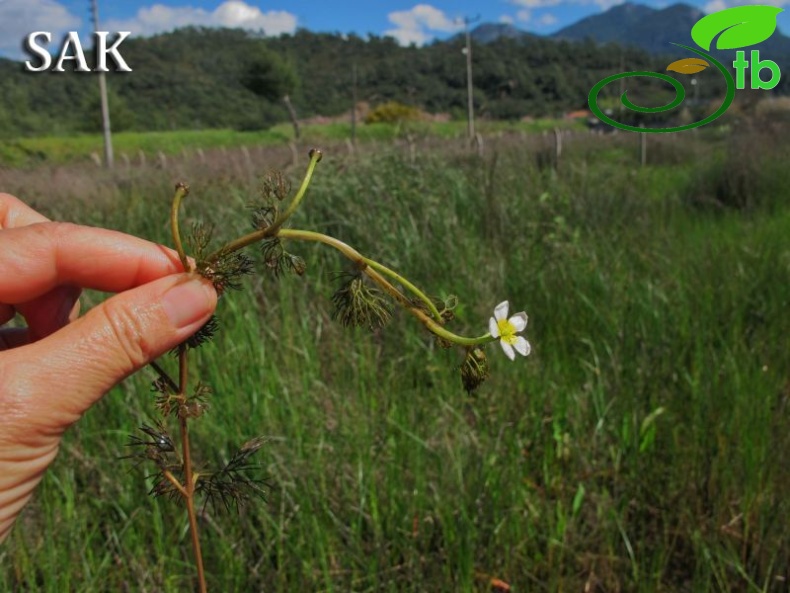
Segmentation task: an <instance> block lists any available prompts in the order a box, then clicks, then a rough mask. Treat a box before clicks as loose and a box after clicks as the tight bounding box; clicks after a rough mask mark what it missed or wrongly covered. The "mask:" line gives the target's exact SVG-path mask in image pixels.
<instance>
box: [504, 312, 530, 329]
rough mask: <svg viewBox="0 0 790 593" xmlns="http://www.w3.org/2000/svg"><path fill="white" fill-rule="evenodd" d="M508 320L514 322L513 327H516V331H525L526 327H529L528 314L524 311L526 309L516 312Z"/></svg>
mask: <svg viewBox="0 0 790 593" xmlns="http://www.w3.org/2000/svg"><path fill="white" fill-rule="evenodd" d="M508 321H509V322H510V323H512V324H513V327H515V328H516V333H518V332H523V331H524V330H525V329H527V314H526V313H524V311H522V312H521V313H516V314H515V315H513V317H511V318H510V319H508Z"/></svg>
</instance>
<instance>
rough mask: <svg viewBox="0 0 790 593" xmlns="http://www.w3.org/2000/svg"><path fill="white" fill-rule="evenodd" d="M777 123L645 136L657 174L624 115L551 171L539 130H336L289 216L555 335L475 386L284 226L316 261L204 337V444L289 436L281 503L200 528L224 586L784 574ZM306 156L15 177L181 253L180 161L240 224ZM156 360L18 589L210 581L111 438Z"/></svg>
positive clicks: (214, 215) (95, 429)
mask: <svg viewBox="0 0 790 593" xmlns="http://www.w3.org/2000/svg"><path fill="white" fill-rule="evenodd" d="M761 134H763V133H762V132H739V133H738V134H737V135H736V134H733V135H731V136H723V137H722V136H721V135H717V136H716V137H710V138H709V137H705V136H697V135H694V134H691V133H689V134H687V135H682V134H678V135H673V137H672V138H663V139H659V140H654V139H653V138H650V140H649V149H648V165H647V166H645V167H640V166H639V141H638V137H637V136H636V135H630V134H621V135H619V136H618V137H614V138H603V137H589V138H587V137H584V138H581V137H579V138H574V139H570V140H569V141H568V142H566V144H565V146H564V150H563V154H562V157H561V159H560V161H559V163H558V164H557V163H554V164H555V165H556V167H555V166H552V150H551V146H543V144H542V141H541V140H540V139H539V138H538V139H537V140H534V139H532V140H524V139H520V138H519V137H517V136H514V137H505V138H501V139H499V140H496V139H491V140H490V141H487V142H486V144H485V152H484V154H483V155H482V156H479V155H470V154H468V153H467V152H465V151H463V150H461V149H460V148H459V147H458V145H457V143H456V144H453V143H452V142H449V141H448V142H446V143H444V144H442V143H441V142H433V143H431V144H430V146H427V145H422V144H419V143H418V144H417V145H416V146H411V147H405V148H403V147H393V146H392V145H391V144H388V143H383V142H381V143H372V144H370V145H368V146H367V147H366V148H365V150H364V151H358V152H357V154H356V155H348V154H346V153H345V152H342V153H340V152H336V153H333V152H331V151H327V153H326V158H325V159H324V161H323V162H322V163H321V164H320V165H319V170H318V172H317V174H316V178H315V180H314V183H313V186H312V187H311V190H310V193H309V194H308V196H307V198H306V201H305V203H304V204H303V207H302V209H301V210H300V212H299V213H298V214H297V215H296V216H295V219H294V221H293V225H294V226H296V227H299V228H308V229H314V230H320V231H323V232H328V233H330V234H333V235H335V236H337V237H339V238H341V239H343V240H344V241H346V242H348V243H350V244H351V245H353V246H355V247H356V248H358V249H359V250H361V251H362V252H363V253H364V254H366V255H370V256H373V257H376V258H378V259H379V260H380V261H382V262H384V263H386V264H388V265H390V266H392V267H394V268H395V269H397V270H400V271H403V272H404V273H406V274H407V275H408V276H409V278H410V279H412V280H414V281H415V282H417V283H418V284H419V285H420V286H421V287H423V288H425V289H426V290H427V291H429V292H430V293H432V294H436V295H439V296H446V295H448V294H456V295H458V297H459V298H460V301H461V305H460V306H459V308H458V315H457V319H456V321H455V322H454V325H453V327H454V328H455V329H456V330H457V331H459V332H461V333H466V334H471V335H479V334H481V333H484V332H485V331H486V324H487V320H488V317H489V316H490V315H491V314H492V311H493V308H494V306H495V305H496V304H497V303H498V302H500V301H502V300H504V299H509V300H510V302H511V304H512V306H513V307H516V310H521V309H525V310H526V311H527V313H528V314H529V316H530V324H529V327H528V328H527V332H526V334H527V337H528V339H529V340H530V342H531V343H532V346H533V352H532V354H531V355H530V356H529V357H528V358H527V359H519V360H518V361H516V362H513V363H511V362H510V361H509V360H507V359H506V358H505V356H504V355H503V354H502V353H501V351H500V350H499V347H498V345H496V344H493V345H491V346H489V347H488V348H487V353H488V356H489V360H490V362H491V367H492V377H491V379H490V380H489V381H488V382H487V383H485V384H484V385H483V386H482V387H481V389H480V390H479V391H478V392H477V393H476V394H475V395H473V396H467V395H466V393H465V392H464V391H463V389H462V388H461V383H460V379H459V376H458V370H457V367H458V365H459V363H460V359H459V358H458V356H457V353H456V352H454V351H445V350H441V349H438V348H436V347H435V344H434V342H433V341H432V340H431V339H430V338H429V337H428V336H427V335H426V334H425V333H424V332H422V331H420V329H419V328H418V327H417V325H416V324H415V323H414V322H413V320H412V319H410V318H407V317H406V316H405V315H400V316H397V317H396V319H395V320H394V321H393V323H392V324H391V326H390V327H388V328H387V329H386V330H385V331H383V332H381V333H377V334H370V333H367V332H363V331H352V330H347V329H344V328H342V327H340V326H338V325H337V324H336V323H334V322H333V321H332V320H331V302H330V300H329V297H330V296H331V294H332V292H333V290H334V288H333V287H334V285H335V282H334V276H333V274H334V272H336V271H338V270H340V269H342V267H343V262H342V261H341V260H340V259H339V257H338V256H337V255H336V254H334V253H332V252H329V251H328V250H326V249H322V248H321V247H319V246H315V245H294V246H292V250H293V251H295V252H296V253H298V254H301V255H302V256H304V257H305V259H306V260H307V264H308V271H307V274H306V275H305V276H304V277H301V278H297V277H290V276H286V277H282V278H280V279H277V280H275V279H273V278H272V277H270V276H269V275H267V274H266V273H265V271H263V270H261V275H259V276H256V277H254V278H253V279H250V280H248V281H247V284H246V288H245V290H244V291H242V292H239V293H233V294H229V295H228V296H227V298H223V300H222V302H221V303H220V308H219V317H220V323H221V331H220V333H219V335H218V336H217V338H216V340H215V341H214V342H213V343H211V344H210V345H208V346H205V347H204V348H202V349H201V350H200V351H199V352H198V354H197V360H198V362H197V363H196V368H197V369H198V371H197V372H198V373H199V376H200V378H201V379H202V380H203V381H204V382H206V383H207V384H209V385H210V386H211V387H212V388H213V391H214V395H213V396H212V398H211V401H210V404H211V410H210V413H209V414H208V415H207V416H206V417H205V418H204V419H202V420H201V421H199V422H196V423H194V425H193V426H194V428H193V431H194V438H195V441H196V443H195V447H196V450H197V451H198V453H197V457H198V459H201V460H204V461H205V462H206V463H208V462H212V461H214V460H215V459H223V458H224V459H227V456H228V455H229V454H230V453H231V452H232V451H233V450H234V448H235V446H237V445H239V444H240V443H242V442H244V441H245V440H246V439H248V438H251V437H253V436H257V435H266V436H268V437H269V442H268V444H267V445H266V446H265V447H264V448H263V450H262V451H261V452H260V453H259V456H260V458H259V460H260V461H261V462H262V463H263V464H264V466H265V468H266V472H267V475H268V479H269V481H270V484H271V488H270V490H269V493H268V499H267V501H266V502H265V503H259V504H253V505H252V506H250V507H247V508H245V509H243V510H242V511H241V513H240V515H239V516H236V515H235V514H234V513H231V514H229V515H222V514H214V513H213V512H207V513H206V514H205V515H204V516H203V518H202V521H201V528H202V535H203V545H204V553H205V556H206V564H207V571H208V574H209V583H210V589H211V590H213V591H282V592H291V591H336V592H346V591H355V592H357V591H358V592H363V591H371V592H372V591H382V592H383V591H393V592H394V591H448V592H451V591H481V592H482V591H491V590H494V591H504V590H506V589H505V586H504V583H507V584H508V585H509V586H510V590H512V591H521V592H527V591H529V592H544V591H545V592H556V591H567V592H580V591H585V592H588V591H589V592H613V591H634V592H688V593H705V592H714V591H715V592H755V593H756V592H777V593H778V592H781V591H787V590H788V587H790V526H788V517H790V499H788V496H787V493H788V491H790V468H789V467H788V460H790V430H788V427H790V348H789V347H788V346H790V343H789V340H788V336H789V335H790V315H788V307H790V281H789V280H790V241H788V237H790V200H788V197H787V196H788V194H787V189H786V188H787V187H788V186H789V185H788V184H789V183H790V172H788V170H787V167H786V160H784V156H783V155H784V154H786V151H787V147H788V143H787V142H786V141H785V140H783V139H782V137H781V135H777V136H775V137H774V136H769V135H768V133H767V132H766V133H765V135H761ZM173 142H176V140H173ZM289 162H290V156H289V153H288V151H287V150H285V151H281V152H276V151H275V150H274V149H271V150H269V151H266V150H255V151H251V153H248V154H247V155H246V156H243V155H242V154H241V153H240V152H238V151H228V152H226V153H219V152H216V153H211V154H210V155H209V156H208V157H207V159H206V160H205V161H202V162H201V161H199V160H197V159H196V158H186V157H185V158H183V159H181V160H176V159H172V160H171V161H168V166H167V167H166V168H164V169H162V168H160V167H158V166H155V165H153V164H151V163H149V164H148V165H146V166H144V167H130V168H125V169H122V170H119V172H117V173H115V174H107V173H103V172H98V173H97V170H96V168H95V167H90V166H88V165H74V166H72V167H70V168H63V167H44V168H40V169H33V170H30V171H10V170H6V171H5V172H3V173H2V183H3V185H4V189H6V190H10V191H14V192H16V193H17V194H19V195H21V196H23V197H26V198H27V199H28V200H29V201H30V202H32V203H34V204H35V205H36V206H37V207H38V208H40V209H41V210H43V211H45V212H46V213H48V214H50V215H51V216H53V217H57V218H62V219H67V220H73V221H77V222H82V223H87V224H99V225H103V226H108V227H111V228H118V229H121V230H124V231H127V232H130V233H134V234H138V235H140V236H144V237H147V238H150V239H154V240H157V241H162V242H169V239H168V227H167V216H168V208H169V198H170V196H171V194H172V186H173V183H174V182H175V181H177V180H180V179H184V180H186V181H188V182H189V183H190V185H191V187H192V193H191V195H190V197H189V198H188V201H187V203H186V206H185V208H186V215H185V219H187V220H190V219H198V218H199V219H204V220H211V221H213V222H214V223H215V225H216V227H217V229H218V232H221V233H222V234H224V235H226V236H231V235H233V234H235V233H239V232H241V231H243V230H245V229H246V227H247V224H248V223H247V218H248V215H247V212H246V209H245V208H246V204H247V203H248V201H249V200H251V199H253V198H254V196H255V193H256V186H257V176H258V174H260V173H262V172H264V171H265V170H266V169H268V168H270V167H272V166H278V167H281V166H283V165H287V164H288V163H289ZM304 164H306V157H305V159H304ZM287 172H288V174H289V175H290V176H292V177H293V179H294V181H297V180H298V178H299V176H300V175H301V172H302V170H301V167H300V168H298V169H297V168H289V169H288V170H287ZM93 298H94V299H96V298H100V297H99V296H98V295H93ZM164 364H166V365H168V366H169V368H172V365H173V361H172V360H166V361H165V363H164ZM153 377H154V375H153V373H151V372H143V373H140V374H139V375H137V376H136V377H134V378H132V379H130V380H128V381H127V382H126V383H124V384H123V385H122V386H120V387H118V388H116V389H115V390H114V391H113V392H112V393H111V394H110V395H109V396H108V397H106V398H105V399H104V400H103V401H102V402H101V403H100V404H99V405H97V406H96V407H95V408H94V409H93V410H91V411H90V412H89V413H88V415H87V416H86V417H85V418H84V419H83V420H82V421H81V422H80V423H79V424H78V425H77V426H76V427H75V428H74V429H73V430H71V431H70V433H69V434H68V435H67V438H66V440H65V444H64V446H63V449H62V452H61V454H60V456H59V458H58V460H57V462H56V464H55V466H54V467H53V469H52V471H50V472H49V474H48V475H47V477H46V479H45V480H44V482H43V484H42V486H41V487H40V488H39V490H38V494H37V496H36V498H35V499H34V502H33V504H32V505H30V506H29V507H28V508H27V509H26V511H25V513H24V515H23V516H22V518H21V520H20V521H19V522H18V523H17V526H16V528H15V531H14V532H13V534H12V536H11V538H10V539H9V541H8V543H7V544H6V546H5V547H4V548H3V549H2V550H0V590H2V591H42V592H53V593H55V592H57V593H60V592H62V591H84V592H92V591H152V592H153V591H168V592H169V591H173V592H175V591H186V590H189V589H190V587H191V586H192V584H193V582H194V581H193V578H194V571H193V568H192V565H191V556H190V544H189V538H188V533H187V524H186V518H185V516H184V514H183V512H182V511H181V509H179V508H177V507H176V506H175V505H174V504H173V503H170V502H167V501H164V500H153V499H151V498H149V497H147V496H146V493H147V491H148V489H149V488H150V486H151V484H150V482H148V481H146V479H145V477H144V475H143V472H142V471H140V470H135V469H134V468H133V467H132V466H131V465H130V464H129V462H128V461H123V460H120V459H119V457H120V456H122V455H124V454H125V453H126V452H127V448H126V447H125V444H126V442H127V439H128V435H129V434H130V433H133V432H134V431H135V429H136V427H137V426H139V425H140V424H141V423H144V422H150V419H151V417H152V415H153V414H154V406H153V395H152V394H151V392H150V389H149V385H150V381H151V379H152V378H153ZM53 396H54V395H53ZM492 579H500V580H501V581H502V583H503V584H500V585H499V586H498V587H497V588H493V589H492Z"/></svg>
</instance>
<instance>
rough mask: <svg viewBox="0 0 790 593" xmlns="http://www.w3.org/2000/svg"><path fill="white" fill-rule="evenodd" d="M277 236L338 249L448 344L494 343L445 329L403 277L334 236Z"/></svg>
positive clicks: (233, 245)
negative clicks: (419, 303)
mask: <svg viewBox="0 0 790 593" xmlns="http://www.w3.org/2000/svg"><path fill="white" fill-rule="evenodd" d="M270 229H271V227H268V228H266V229H263V230H258V231H253V232H252V233H248V234H246V235H244V236H243V237H239V238H238V239H236V240H234V241H231V242H230V243H228V244H226V245H225V246H223V247H221V248H220V249H219V250H217V251H216V252H214V253H213V254H211V255H210V256H209V257H208V258H206V259H207V261H211V260H213V259H215V258H218V257H219V256H221V255H226V254H229V253H233V252H234V251H238V250H239V249H243V248H244V247H247V246H248V245H252V244H253V243H257V242H258V241H261V240H263V239H266V238H268V237H272V236H273V235H271V234H270ZM275 236H276V237H278V238H280V239H294V240H298V241H311V242H315V243H323V244H324V245H328V246H330V247H333V248H334V249H336V250H338V251H339V252H340V253H342V254H343V255H344V256H346V257H347V258H348V259H350V260H351V261H352V262H354V263H355V264H357V265H358V266H359V267H360V269H361V270H362V271H363V272H364V274H365V275H366V276H368V278H370V279H371V280H373V282H375V283H376V284H378V285H379V286H380V287H381V288H382V289H383V290H384V291H386V292H387V293H388V294H389V295H390V296H391V297H392V298H393V299H395V300H396V301H397V302H398V303H399V304H400V305H401V306H402V307H403V308H404V309H406V310H408V311H409V312H410V313H411V314H412V315H414V316H415V317H416V318H417V319H419V320H420V322H421V323H422V324H423V325H424V326H425V327H426V329H428V331H430V332H431V333H433V334H435V335H437V336H439V337H440V338H444V339H445V340H447V341H449V342H453V343H455V344H459V345H461V346H479V345H480V344H485V343H487V342H491V341H493V340H494V339H495V338H492V337H491V334H489V333H486V334H484V335H482V336H478V337H476V338H465V337H464V336H459V335H458V334H454V333H453V332H451V331H449V330H447V329H445V328H444V327H442V326H441V325H440V324H439V323H438V321H441V314H440V313H439V311H438V310H437V309H436V307H435V306H434V305H433V303H431V301H430V300H429V299H428V297H427V296H426V295H425V293H423V292H422V291H421V290H420V289H418V288H417V287H416V286H414V285H413V284H412V283H411V282H409V281H408V280H406V279H405V278H404V277H403V276H401V275H400V274H398V273H397V272H395V271H393V270H390V269H389V268H387V267H386V266H383V265H382V264H380V263H378V262H376V261H374V260H371V259H368V258H366V257H365V256H364V255H362V254H361V253H360V252H359V251H357V250H356V249H354V248H353V247H351V246H350V245H348V244H346V243H343V241H341V240H339V239H335V238H334V237H330V236H329V235H324V234H323V233H316V232H315V231H303V230H299V229H280V230H279V231H277V233H276V235H275ZM379 271H381V272H382V273H384V274H387V275H389V276H390V277H392V278H394V279H395V280H396V281H397V282H399V283H401V284H403V285H404V286H405V287H407V288H408V289H409V290H410V291H411V292H412V293H414V294H415V295H416V296H418V297H419V298H420V300H422V301H423V302H425V303H426V304H427V305H429V308H430V309H431V313H432V314H433V315H434V316H436V320H434V319H432V318H431V317H429V316H428V315H426V314H425V312H424V311H423V310H422V309H420V308H419V307H416V306H415V305H414V304H413V303H412V302H411V301H409V299H407V298H406V297H405V296H404V295H403V293H402V292H401V291H399V290H398V289H397V288H395V287H394V286H393V285H392V284H391V283H390V282H389V281H388V280H387V279H386V278H384V276H382V275H381V274H380V273H379Z"/></svg>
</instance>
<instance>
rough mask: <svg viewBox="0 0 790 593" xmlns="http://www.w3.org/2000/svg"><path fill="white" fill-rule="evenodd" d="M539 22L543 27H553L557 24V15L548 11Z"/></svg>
mask: <svg viewBox="0 0 790 593" xmlns="http://www.w3.org/2000/svg"><path fill="white" fill-rule="evenodd" d="M538 24H539V25H540V26H541V27H551V26H552V25H556V24H557V17H556V16H554V15H553V14H551V13H548V12H547V13H546V14H544V15H542V16H541V17H540V18H539V19H538Z"/></svg>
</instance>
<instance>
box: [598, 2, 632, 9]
mask: <svg viewBox="0 0 790 593" xmlns="http://www.w3.org/2000/svg"><path fill="white" fill-rule="evenodd" d="M624 2H625V0H595V4H596V6H598V7H600V9H601V10H609V9H610V8H612V6H617V5H618V4H623V3H624Z"/></svg>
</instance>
